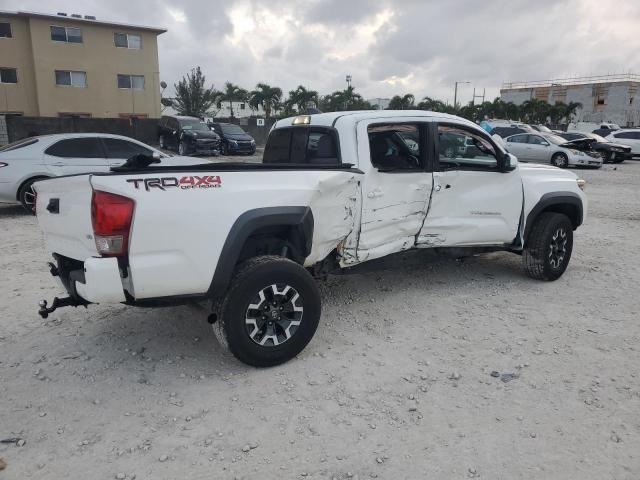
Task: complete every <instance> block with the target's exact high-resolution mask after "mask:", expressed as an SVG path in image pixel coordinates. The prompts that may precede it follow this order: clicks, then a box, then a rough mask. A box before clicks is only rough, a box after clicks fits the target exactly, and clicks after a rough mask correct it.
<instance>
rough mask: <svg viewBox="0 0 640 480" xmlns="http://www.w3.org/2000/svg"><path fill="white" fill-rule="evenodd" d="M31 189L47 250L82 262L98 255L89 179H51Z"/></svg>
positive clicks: (78, 176)
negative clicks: (33, 191) (33, 192)
mask: <svg viewBox="0 0 640 480" xmlns="http://www.w3.org/2000/svg"><path fill="white" fill-rule="evenodd" d="M34 189H35V191H36V193H37V197H36V212H37V214H38V223H39V224H40V228H41V229H42V232H43V233H44V236H45V242H46V245H47V249H48V250H49V251H50V252H51V253H58V254H60V255H64V256H65V257H70V258H74V259H76V260H82V261H84V260H85V259H87V258H89V257H96V256H99V255H98V252H97V250H96V245H95V242H94V239H93V226H92V224H91V194H92V192H93V189H92V188H91V176H90V175H74V176H70V177H59V178H52V179H49V180H44V181H42V182H37V183H35V184H34Z"/></svg>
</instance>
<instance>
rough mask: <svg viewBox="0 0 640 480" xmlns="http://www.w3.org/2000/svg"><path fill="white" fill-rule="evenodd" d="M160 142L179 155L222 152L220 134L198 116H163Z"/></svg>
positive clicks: (160, 127) (160, 126) (161, 145)
mask: <svg viewBox="0 0 640 480" xmlns="http://www.w3.org/2000/svg"><path fill="white" fill-rule="evenodd" d="M158 144H159V145H160V148H161V149H163V150H175V151H177V152H178V155H218V154H219V153H220V136H219V135H218V134H217V133H216V132H213V131H211V129H210V128H209V127H208V126H207V124H206V123H204V122H202V121H201V120H200V119H199V118H196V117H180V116H168V115H165V116H163V117H162V118H161V119H160V123H159V125H158Z"/></svg>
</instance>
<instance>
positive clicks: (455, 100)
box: [453, 82, 471, 108]
mask: <svg viewBox="0 0 640 480" xmlns="http://www.w3.org/2000/svg"><path fill="white" fill-rule="evenodd" d="M465 83H471V82H456V87H455V89H454V91H453V108H457V106H458V85H463V84H465Z"/></svg>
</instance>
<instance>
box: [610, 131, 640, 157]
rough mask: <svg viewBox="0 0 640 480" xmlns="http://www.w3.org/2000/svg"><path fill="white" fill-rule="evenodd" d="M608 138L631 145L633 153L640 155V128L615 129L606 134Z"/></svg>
mask: <svg viewBox="0 0 640 480" xmlns="http://www.w3.org/2000/svg"><path fill="white" fill-rule="evenodd" d="M606 139H607V140H609V141H611V142H616V143H621V144H622V145H627V146H628V147H631V155H640V129H637V128H625V129H623V130H614V131H612V132H611V133H610V134H609V135H607V136H606Z"/></svg>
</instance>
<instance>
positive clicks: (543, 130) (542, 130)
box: [530, 125, 554, 133]
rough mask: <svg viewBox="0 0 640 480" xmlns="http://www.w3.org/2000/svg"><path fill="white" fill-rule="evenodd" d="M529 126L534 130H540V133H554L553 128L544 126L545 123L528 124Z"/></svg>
mask: <svg viewBox="0 0 640 480" xmlns="http://www.w3.org/2000/svg"><path fill="white" fill-rule="evenodd" d="M530 127H531V128H532V129H534V130H535V131H536V132H540V133H554V132H553V130H551V129H550V128H549V127H547V126H545V125H530Z"/></svg>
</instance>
